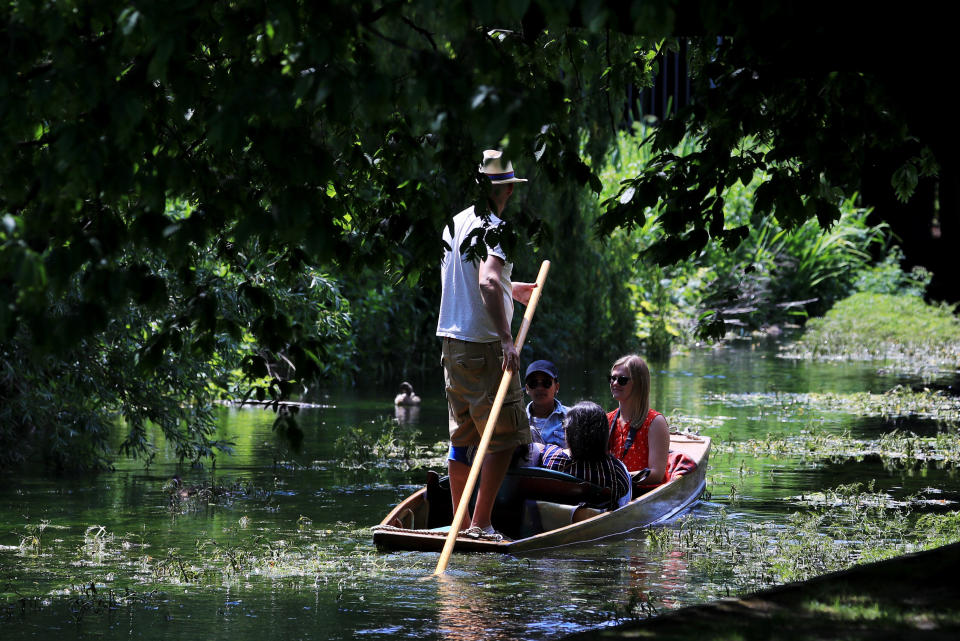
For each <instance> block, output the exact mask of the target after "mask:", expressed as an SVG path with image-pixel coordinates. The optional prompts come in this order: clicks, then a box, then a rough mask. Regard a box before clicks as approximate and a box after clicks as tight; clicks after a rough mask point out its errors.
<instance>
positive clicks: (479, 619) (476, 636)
mask: <svg viewBox="0 0 960 641" xmlns="http://www.w3.org/2000/svg"><path fill="white" fill-rule="evenodd" d="M436 581H437V631H438V632H439V634H440V636H441V638H443V639H447V640H448V641H482V640H484V639H513V638H515V636H514V634H513V632H512V630H511V629H509V626H508V625H506V622H505V621H504V620H503V617H502V616H501V615H499V614H497V613H498V611H499V609H498V608H496V607H493V604H491V603H490V602H489V601H488V599H487V598H486V595H485V594H484V590H483V589H482V587H480V586H478V585H477V583H476V577H463V576H456V575H451V574H443V575H440V576H439V577H437V578H436Z"/></svg>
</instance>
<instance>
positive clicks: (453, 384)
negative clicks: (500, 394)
mask: <svg viewBox="0 0 960 641" xmlns="http://www.w3.org/2000/svg"><path fill="white" fill-rule="evenodd" d="M441 363H442V364H443V377H444V380H445V381H446V384H447V407H448V409H449V411H450V444H451V445H453V446H454V447H465V446H470V445H479V444H480V437H481V435H482V430H483V428H484V426H486V424H487V418H489V416H490V410H491V409H492V408H493V401H494V399H495V398H496V397H497V390H498V389H499V388H500V379H501V378H502V377H503V370H502V369H501V368H502V367H503V365H502V363H503V348H502V347H501V346H500V342H499V341H496V342H493V343H468V342H466V341H461V340H457V339H455V338H444V339H443V354H442V358H441ZM529 442H530V423H529V421H528V420H527V412H526V410H525V409H524V407H523V396H522V391H521V389H520V377H519V376H518V375H517V373H514V375H513V378H512V379H511V381H510V389H509V390H508V391H507V396H506V398H505V399H504V401H503V407H502V408H501V409H500V416H499V418H498V419H497V424H496V427H495V428H494V432H493V435H492V437H491V438H490V446H489V448H488V450H487V451H488V452H502V451H504V450H511V449H514V448H515V447H516V446H517V445H524V444H527V443H529Z"/></svg>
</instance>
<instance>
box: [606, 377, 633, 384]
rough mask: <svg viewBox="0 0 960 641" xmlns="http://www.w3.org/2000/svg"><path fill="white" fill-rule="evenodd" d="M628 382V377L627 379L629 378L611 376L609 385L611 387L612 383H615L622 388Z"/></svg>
mask: <svg viewBox="0 0 960 641" xmlns="http://www.w3.org/2000/svg"><path fill="white" fill-rule="evenodd" d="M629 382H630V377H629V376H611V377H610V384H611V385H613V384H614V383H616V384H617V385H620V386H623V385H626V384H627V383H629Z"/></svg>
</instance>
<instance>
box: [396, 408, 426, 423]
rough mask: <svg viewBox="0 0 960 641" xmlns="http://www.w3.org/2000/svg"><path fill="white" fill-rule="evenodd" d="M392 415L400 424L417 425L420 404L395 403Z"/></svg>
mask: <svg viewBox="0 0 960 641" xmlns="http://www.w3.org/2000/svg"><path fill="white" fill-rule="evenodd" d="M393 415H394V418H396V419H397V422H398V423H400V424H401V425H417V424H419V423H420V406H419V405H395V406H394V412H393Z"/></svg>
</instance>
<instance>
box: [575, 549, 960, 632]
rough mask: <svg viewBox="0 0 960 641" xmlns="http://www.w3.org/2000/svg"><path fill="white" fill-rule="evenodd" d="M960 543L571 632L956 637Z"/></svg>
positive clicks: (959, 619) (959, 623) (959, 628)
mask: <svg viewBox="0 0 960 641" xmlns="http://www.w3.org/2000/svg"><path fill="white" fill-rule="evenodd" d="M958 573H960V544H953V545H947V546H944V547H940V548H936V549H933V550H928V551H924V552H918V553H914V554H909V555H905V556H901V557H897V558H893V559H888V560H885V561H880V562H878V563H871V564H867V565H862V566H857V567H854V568H851V569H849V570H845V571H843V572H835V573H832V574H827V575H824V576H820V577H817V578H815V579H811V580H809V581H802V582H798V583H791V584H787V585H783V586H777V587H775V588H770V589H768V590H763V591H761V592H757V593H755V594H752V595H749V596H745V597H743V598H740V599H722V600H719V601H715V602H713V603H707V604H704V605H698V606H691V607H687V608H681V609H679V610H674V611H671V612H669V613H666V614H663V615H661V616H658V617H655V618H652V619H646V620H643V621H637V622H630V623H626V624H623V625H619V626H616V627H611V628H606V629H603V630H592V631H589V632H584V633H579V634H575V635H571V636H568V637H565V640H566V641H581V640H582V641H587V640H588V639H591V640H592V639H653V638H656V639H658V640H664V639H698V641H726V640H728V639H729V640H733V639H737V640H743V639H758V640H760V639H763V640H766V639H871V640H873V639H897V640H898V641H903V640H904V639H948V638H949V639H956V638H958V637H960V609H958V608H957V604H960V581H958V580H957V575H958Z"/></svg>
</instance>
